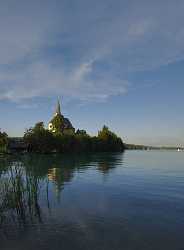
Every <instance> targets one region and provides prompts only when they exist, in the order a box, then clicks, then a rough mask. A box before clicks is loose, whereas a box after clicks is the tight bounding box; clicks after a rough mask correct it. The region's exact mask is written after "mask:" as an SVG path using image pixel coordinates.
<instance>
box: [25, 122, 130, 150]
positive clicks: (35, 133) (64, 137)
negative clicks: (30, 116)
mask: <svg viewBox="0 0 184 250" xmlns="http://www.w3.org/2000/svg"><path fill="white" fill-rule="evenodd" d="M23 139H24V141H25V143H26V144H27V145H28V151H29V152H39V153H50V152H58V153H61V152H110V151H111V152H113V151H123V150H124V148H125V147H124V143H123V141H122V139H121V138H120V137H118V136H117V135H116V134H115V133H113V132H112V131H110V130H109V128H108V127H107V126H103V128H102V129H101V130H100V131H99V132H98V135H97V136H90V135H89V134H87V132H86V131H85V130H77V131H76V132H75V133H73V134H63V133H61V132H60V131H59V130H58V131H56V132H55V133H52V132H50V131H49V130H47V129H45V127H44V123H43V122H39V123H36V124H35V126H34V127H32V128H30V129H28V130H26V132H25V133H24V138H23Z"/></svg>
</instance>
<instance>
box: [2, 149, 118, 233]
mask: <svg viewBox="0 0 184 250" xmlns="http://www.w3.org/2000/svg"><path fill="white" fill-rule="evenodd" d="M119 160H120V156H119V155H118V154H109V153H108V154H89V155H88V154H85V155H72V156H71V155H62V156H61V155H24V156H19V157H17V156H11V157H8V158H6V159H0V230H1V232H3V234H4V235H6V234H7V232H8V228H9V227H10V226H11V227H13V228H15V231H16V230H17V231H20V230H21V229H25V228H26V227H29V226H30V225H33V224H34V225H38V224H40V223H44V218H46V217H47V216H49V214H50V212H51V209H50V208H51V207H52V206H54V205H53V204H51V203H53V196H52V194H51V193H53V192H56V194H57V195H56V196H55V197H56V198H58V197H61V192H62V191H63V189H64V187H65V184H66V183H69V182H71V181H72V179H73V177H74V176H75V173H76V172H78V171H80V172H85V171H87V169H88V168H89V167H90V166H97V170H98V171H99V172H100V173H102V174H107V173H109V171H110V170H111V171H112V170H113V169H114V168H115V167H116V165H117V163H118V161H119ZM50 184H52V188H50ZM51 196H52V200H49V197H51ZM56 201H57V199H56ZM43 207H44V212H43ZM45 207H47V209H48V210H47V212H46V211H45ZM45 213H47V214H46V215H45ZM1 236H2V235H1Z"/></svg>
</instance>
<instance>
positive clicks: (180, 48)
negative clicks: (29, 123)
mask: <svg viewBox="0 0 184 250" xmlns="http://www.w3.org/2000/svg"><path fill="white" fill-rule="evenodd" d="M183 10H184V2H183V1H181V0H177V1H175V2H174V1H171V0H167V1H146V0H141V1H127V0H124V1H122V0H116V1H112V0H102V1H97V0H95V1H88V0H85V1H84V0H79V1H70V2H69V1H66V0H63V1H59V0H58V1H57V0H54V1H43V0H37V1H36V0H35V1H22V0H18V1H16V3H15V2H13V1H10V0H6V1H1V3H0V31H1V35H0V37H1V38H0V99H8V100H11V101H15V100H21V99H23V100H25V99H27V98H33V97H39V96H52V95H58V94H61V95H66V96H70V98H78V99H81V100H89V99H90V100H105V99H107V98H108V97H109V96H112V95H120V94H124V93H126V91H127V90H128V86H129V84H130V83H129V82H128V80H127V78H126V74H127V72H132V74H133V73H134V72H136V71H138V70H142V71H146V70H151V69H155V68H158V67H160V66H162V65H166V64H168V63H174V62H176V61H177V60H181V59H184V53H183V52H184V45H183V38H184V29H183V22H184V17H183Z"/></svg>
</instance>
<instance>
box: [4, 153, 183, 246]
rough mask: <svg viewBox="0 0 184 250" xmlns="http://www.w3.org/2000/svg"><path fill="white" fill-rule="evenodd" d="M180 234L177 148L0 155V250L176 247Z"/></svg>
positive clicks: (179, 157)
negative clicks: (115, 151)
mask: <svg viewBox="0 0 184 250" xmlns="http://www.w3.org/2000/svg"><path fill="white" fill-rule="evenodd" d="M183 234H184V153H183V152H174V151H173V152H172V151H126V152H125V153H112V154H111V153H108V154H107V153H103V154H88V155H73V156H71V155H47V156H46V155H45V156H43V155H42V156H41V155H27V156H26V155H25V156H11V157H7V158H0V249H1V250H11V249H12V250H25V249H26V250H33V249H34V250H35V249H40V250H42V249H44V250H47V249H48V250H59V249H65V250H70V249H71V250H73V249H75V250H78V249H83V250H84V249H89V250H91V249H95V250H98V249H99V250H102V249H104V250H116V249H117V250H123V249H125V250H129V249H130V250H149V249H152V250H164V249H166V250H170V249H171V250H178V249H184V236H183Z"/></svg>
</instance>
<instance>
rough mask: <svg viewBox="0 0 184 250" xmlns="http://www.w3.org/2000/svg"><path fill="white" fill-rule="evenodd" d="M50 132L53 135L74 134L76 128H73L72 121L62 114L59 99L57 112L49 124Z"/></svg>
mask: <svg viewBox="0 0 184 250" xmlns="http://www.w3.org/2000/svg"><path fill="white" fill-rule="evenodd" d="M48 130H49V131H51V132H53V133H61V134H74V133H75V128H74V127H73V126H72V124H71V122H70V120H69V119H68V118H65V117H64V116H63V115H62V114H61V106H60V102H59V99H58V101H57V105H56V111H55V113H54V117H53V118H52V120H51V121H50V122H49V125H48Z"/></svg>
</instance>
